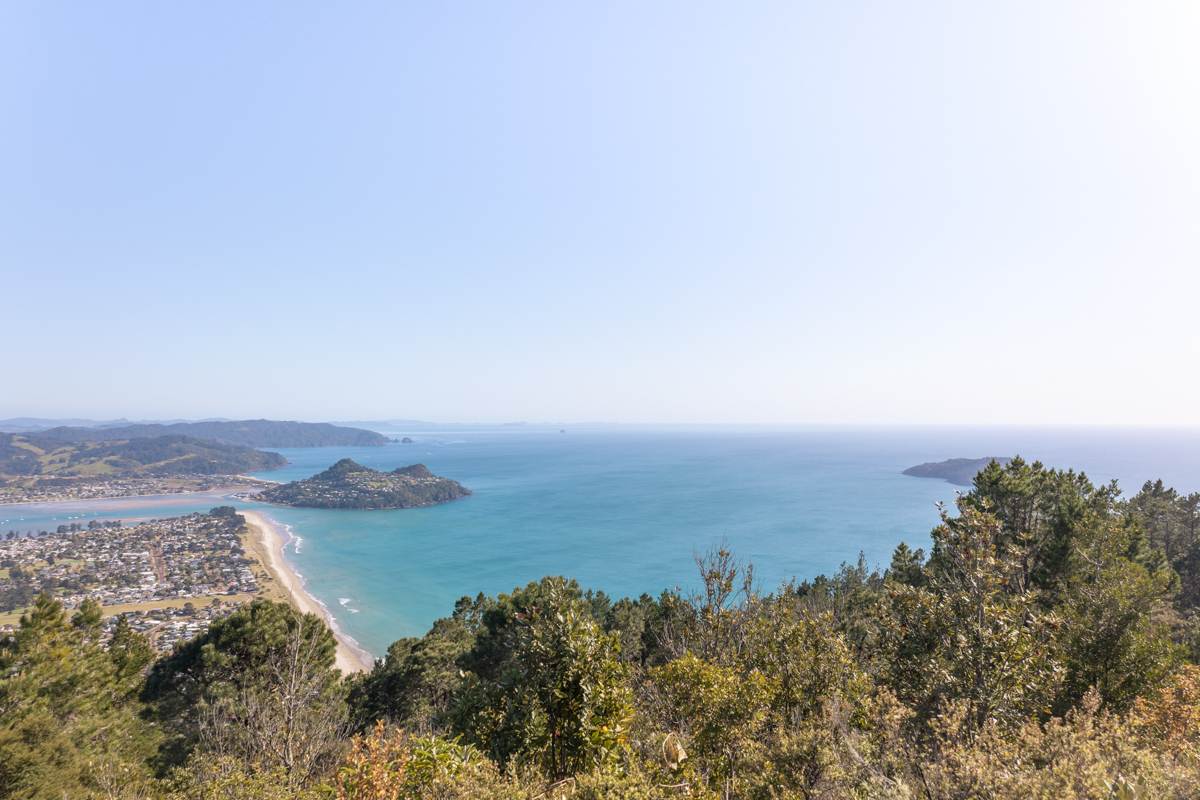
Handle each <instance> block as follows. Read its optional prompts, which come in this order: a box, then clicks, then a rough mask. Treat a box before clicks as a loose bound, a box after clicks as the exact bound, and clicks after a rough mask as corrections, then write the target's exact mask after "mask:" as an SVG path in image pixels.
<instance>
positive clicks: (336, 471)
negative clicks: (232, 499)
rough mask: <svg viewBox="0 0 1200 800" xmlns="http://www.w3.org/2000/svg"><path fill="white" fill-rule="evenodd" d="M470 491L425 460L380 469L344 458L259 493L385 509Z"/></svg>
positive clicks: (283, 499)
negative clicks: (436, 473)
mask: <svg viewBox="0 0 1200 800" xmlns="http://www.w3.org/2000/svg"><path fill="white" fill-rule="evenodd" d="M470 493H471V490H470V489H467V488H466V487H465V486H463V485H462V484H461V483H459V482H458V481H455V480H451V479H450V478H442V477H439V476H437V475H434V474H433V473H432V472H430V471H429V468H428V467H426V466H425V465H424V464H413V465H411V466H408V467H400V468H399V469H396V470H393V471H391V472H381V471H379V470H374V469H371V468H369V467H364V466H363V465H362V464H359V463H357V462H355V461H352V460H351V459H349V458H343V459H342V460H341V461H338V462H337V463H336V464H334V465H333V466H332V467H330V468H329V469H327V470H325V471H324V472H321V473H318V474H316V475H314V476H312V477H311V478H306V479H304V480H301V481H293V482H291V483H287V484H283V485H281V486H274V487H271V488H269V489H267V490H266V491H264V492H262V493H261V494H259V495H258V497H259V499H261V500H265V501H267V502H270V503H281V504H283V505H289V506H306V507H309V508H362V509H383V508H418V507H420V506H432V505H436V504H438V503H448V502H450V501H451V500H457V499H459V498H460V497H466V496H467V495H469V494H470Z"/></svg>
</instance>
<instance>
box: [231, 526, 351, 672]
mask: <svg viewBox="0 0 1200 800" xmlns="http://www.w3.org/2000/svg"><path fill="white" fill-rule="evenodd" d="M238 513H240V514H241V515H242V516H243V517H245V518H246V522H247V523H248V524H249V525H250V526H251V527H252V528H254V529H255V530H256V531H257V536H258V539H259V541H260V542H261V543H262V550H263V552H264V553H266V561H267V563H265V564H264V565H263V566H264V567H266V569H267V570H268V571H269V572H270V573H271V576H272V577H273V578H274V579H275V580H276V581H278V582H279V585H280V586H281V587H283V589H284V591H286V592H287V594H288V596H289V597H290V598H291V602H292V605H293V606H295V607H296V608H298V609H299V610H300V611H303V612H305V613H310V614H316V615H317V616H319V617H321V618H322V619H324V620H325V622H326V623H327V624H328V625H329V627H330V629H331V630H332V631H333V635H334V637H335V638H336V639H337V666H338V669H340V670H341V671H342V672H344V673H346V674H350V673H352V672H366V671H368V670H370V669H371V667H372V666H373V665H374V659H373V658H372V657H371V654H370V653H368V652H367V651H365V650H363V649H362V648H361V647H359V646H358V644H357V643H355V642H354V640H352V639H350V638H349V637H348V636H346V635H345V634H343V633H342V632H341V631H339V630H338V628H337V626H336V624H335V623H334V620H333V616H332V615H331V614H330V613H329V609H327V608H325V606H323V605H322V604H321V603H320V602H318V601H317V600H316V598H314V597H313V596H312V595H310V594H309V593H308V592H307V591H306V590H305V588H304V582H303V581H302V580H301V579H300V576H299V575H297V574H296V572H295V570H293V569H292V568H291V566H290V565H289V564H288V563H287V559H286V558H284V555H283V546H284V543H285V540H286V536H287V534H286V532H285V531H284V530H283V529H282V528H281V527H280V526H279V524H278V523H276V522H274V521H273V520H271V519H270V518H268V517H266V516H265V515H263V514H261V513H259V512H257V511H239V512H238Z"/></svg>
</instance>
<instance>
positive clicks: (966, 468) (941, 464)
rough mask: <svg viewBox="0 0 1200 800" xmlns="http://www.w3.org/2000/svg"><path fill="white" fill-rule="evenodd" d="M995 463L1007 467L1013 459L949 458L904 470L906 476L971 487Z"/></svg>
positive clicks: (991, 457) (990, 457)
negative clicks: (936, 479)
mask: <svg viewBox="0 0 1200 800" xmlns="http://www.w3.org/2000/svg"><path fill="white" fill-rule="evenodd" d="M993 461H995V462H996V463H997V464H999V465H1000V466H1002V467H1003V466H1004V465H1006V464H1007V463H1008V462H1009V461H1012V459H1011V458H1001V457H998V456H988V457H987V458H949V459H946V460H945V461H930V462H927V463H925V464H918V465H916V466H915V467H909V468H908V469H906V470H904V474H905V475H911V476H913V477H914V478H941V479H942V480H944V481H947V482H948V483H953V484H955V485H956V486H970V485H972V484H973V483H974V482H975V476H976V475H978V474H979V472H980V471H981V470H983V469H984V468H986V467H987V465H988V464H990V463H992V462H993Z"/></svg>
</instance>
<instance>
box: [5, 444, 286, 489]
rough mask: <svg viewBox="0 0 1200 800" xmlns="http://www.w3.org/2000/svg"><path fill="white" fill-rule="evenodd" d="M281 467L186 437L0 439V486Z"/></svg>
mask: <svg viewBox="0 0 1200 800" xmlns="http://www.w3.org/2000/svg"><path fill="white" fill-rule="evenodd" d="M285 463H287V462H286V460H285V459H284V458H283V456H281V455H279V454H278V453H268V452H263V451H261V450H255V449H253V448H251V447H242V446H238V445H231V444H223V443H220V442H210V441H203V440H200V439H193V438H191V437H189V436H154V437H148V438H137V439H119V440H109V441H60V440H58V439H56V438H54V437H47V436H45V435H43V434H10V433H0V481H4V480H21V479H37V478H123V477H165V476H176V475H237V474H241V473H245V472H256V471H260V470H267V469H275V468H276V467H281V466H283V465H284V464H285Z"/></svg>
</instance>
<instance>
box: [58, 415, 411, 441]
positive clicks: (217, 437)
mask: <svg viewBox="0 0 1200 800" xmlns="http://www.w3.org/2000/svg"><path fill="white" fill-rule="evenodd" d="M166 435H174V436H190V437H192V438H195V439H207V440H209V441H213V442H220V443H222V444H230V445H240V446H242V447H381V446H383V445H385V444H387V443H388V441H389V439H388V438H387V437H386V436H384V435H383V434H380V433H376V432H374V431H368V430H363V429H362V428H346V427H342V426H340V425H331V424H329V423H328V422H288V421H279V420H271V419H245V420H228V421H226V420H215V421H207V422H175V423H170V424H161V425H160V424H139V425H122V426H117V427H103V428H82V427H65V426H64V427H58V428H50V429H48V430H44V431H41V432H39V433H38V434H37V436H39V437H41V438H45V439H57V440H61V441H68V442H79V441H111V440H118V439H122V440H123V439H143V438H149V437H157V436H166Z"/></svg>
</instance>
